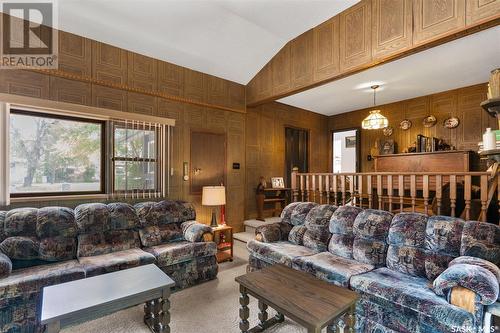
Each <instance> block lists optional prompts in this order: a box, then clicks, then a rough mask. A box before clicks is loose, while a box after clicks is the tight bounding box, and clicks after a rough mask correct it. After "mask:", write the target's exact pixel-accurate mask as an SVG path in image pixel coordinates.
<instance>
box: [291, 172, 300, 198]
mask: <svg viewBox="0 0 500 333" xmlns="http://www.w3.org/2000/svg"><path fill="white" fill-rule="evenodd" d="M291 185H292V201H293V202H297V201H298V199H299V189H298V187H297V172H296V171H293V172H292V184H291Z"/></svg>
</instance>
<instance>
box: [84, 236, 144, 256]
mask: <svg viewBox="0 0 500 333" xmlns="http://www.w3.org/2000/svg"><path fill="white" fill-rule="evenodd" d="M140 246H141V241H140V240H139V234H138V232H137V231H134V230H112V231H107V232H102V233H97V234H82V235H79V236H78V253H77V256H78V257H90V256H97V255H102V254H106V253H111V252H117V251H124V250H129V249H132V248H139V247H140Z"/></svg>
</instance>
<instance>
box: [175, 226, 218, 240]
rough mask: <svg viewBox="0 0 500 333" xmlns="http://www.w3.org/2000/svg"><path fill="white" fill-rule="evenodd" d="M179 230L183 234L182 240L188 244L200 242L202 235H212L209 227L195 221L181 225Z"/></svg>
mask: <svg viewBox="0 0 500 333" xmlns="http://www.w3.org/2000/svg"><path fill="white" fill-rule="evenodd" d="M181 228H182V232H183V234H184V239H185V240H187V241H189V242H202V241H203V235H205V234H207V233H210V234H213V231H212V228H211V227H210V226H208V225H206V224H202V223H198V222H196V221H187V222H183V223H182V224H181Z"/></svg>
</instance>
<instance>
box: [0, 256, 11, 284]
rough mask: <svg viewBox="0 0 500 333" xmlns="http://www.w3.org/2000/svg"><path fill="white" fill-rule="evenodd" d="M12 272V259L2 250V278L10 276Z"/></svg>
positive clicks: (0, 270)
mask: <svg viewBox="0 0 500 333" xmlns="http://www.w3.org/2000/svg"><path fill="white" fill-rule="evenodd" d="M11 272H12V261H11V260H10V258H9V257H7V256H6V255H5V254H3V253H2V252H0V278H4V277H6V276H9V275H10V273H11Z"/></svg>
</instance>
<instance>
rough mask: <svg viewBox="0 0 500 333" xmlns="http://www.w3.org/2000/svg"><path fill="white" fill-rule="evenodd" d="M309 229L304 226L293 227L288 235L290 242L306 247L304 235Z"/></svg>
mask: <svg viewBox="0 0 500 333" xmlns="http://www.w3.org/2000/svg"><path fill="white" fill-rule="evenodd" d="M306 230H307V228H306V227H305V226H304V225H296V226H293V228H292V230H290V233H289V234H288V241H289V242H290V243H292V244H295V245H304V234H305V232H306Z"/></svg>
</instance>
